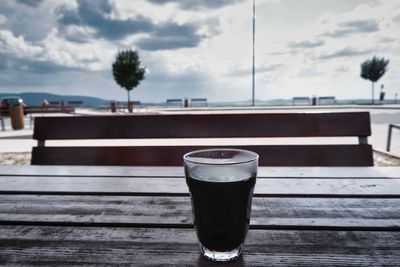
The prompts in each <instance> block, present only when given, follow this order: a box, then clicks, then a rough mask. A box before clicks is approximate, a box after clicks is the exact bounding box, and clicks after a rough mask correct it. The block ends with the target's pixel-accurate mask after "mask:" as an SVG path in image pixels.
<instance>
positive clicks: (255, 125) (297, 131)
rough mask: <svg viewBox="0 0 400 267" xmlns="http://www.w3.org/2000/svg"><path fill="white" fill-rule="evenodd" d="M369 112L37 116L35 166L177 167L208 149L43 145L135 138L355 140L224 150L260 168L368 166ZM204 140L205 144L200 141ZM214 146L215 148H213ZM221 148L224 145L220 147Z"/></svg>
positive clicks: (370, 148)
mask: <svg viewBox="0 0 400 267" xmlns="http://www.w3.org/2000/svg"><path fill="white" fill-rule="evenodd" d="M370 135H371V128H370V117H369V113H368V112H350V113H283V114H278V113H272V114H251V113H250V114H172V115H135V116H82V117H80V116H77V117H38V118H36V119H35V128H34V134H33V138H34V139H36V140H37V141H38V146H37V147H34V148H33V150H32V162H31V163H32V164H34V165H55V164H56V165H125V166H133V165H136V166H143V165H163V166H179V165H182V156H183V155H184V154H185V153H186V152H188V151H192V150H195V149H203V148H207V147H209V146H204V145H201V146H199V145H193V146H187V145H183V146H95V147H92V146H85V145H84V141H82V142H83V143H82V144H83V145H82V146H78V147H72V146H71V147H69V146H68V147H67V146H63V147H53V146H45V142H46V141H47V140H69V139H70V140H77V139H82V140H84V139H127V138H129V139H135V138H146V139H152V138H165V139H169V138H178V139H185V138H253V137H349V136H351V137H358V142H356V143H355V144H338V145H332V144H323V145H321V144H318V145H304V144H303V145H285V144H278V145H249V146H241V145H229V146H228V147H237V148H242V149H249V150H253V151H255V152H257V153H258V154H259V155H260V165H261V166H372V165H373V159H372V147H371V145H368V142H367V137H368V136H370ZM203 140H204V139H203ZM231 140H232V139H231ZM213 146H214V147H215V145H213ZM219 147H224V146H219Z"/></svg>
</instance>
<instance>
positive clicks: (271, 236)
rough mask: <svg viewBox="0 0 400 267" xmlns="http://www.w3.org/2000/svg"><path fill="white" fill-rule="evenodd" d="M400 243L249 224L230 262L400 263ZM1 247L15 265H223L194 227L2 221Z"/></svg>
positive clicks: (0, 258) (1, 257)
mask: <svg viewBox="0 0 400 267" xmlns="http://www.w3.org/2000/svg"><path fill="white" fill-rule="evenodd" d="M177 240H179V242H177ZM399 246H400V233H399V232H350V231H274V230H250V231H249V233H248V237H247V240H246V245H245V247H244V251H243V255H242V256H241V258H240V259H239V260H237V261H235V262H233V263H231V264H230V266H398V265H400V255H399V254H398V247H399ZM0 248H1V249H0V264H4V265H6V264H8V265H15V266H20V265H96V266H101V265H104V266H105V265H108V266H121V265H132V266H138V265H140V266H146V265H147V266H150V265H151V266H221V265H220V264H219V265H216V264H215V263H212V262H209V261H207V260H205V259H204V258H202V257H201V256H200V253H199V249H198V244H197V241H196V237H195V233H194V231H193V230H192V229H143V228H102V227H46V226H2V228H1V231H0Z"/></svg>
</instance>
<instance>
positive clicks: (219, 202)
mask: <svg viewBox="0 0 400 267" xmlns="http://www.w3.org/2000/svg"><path fill="white" fill-rule="evenodd" d="M186 183H187V185H188V186H189V190H190V195H191V198H192V205H193V207H192V208H193V216H194V224H195V227H196V232H197V236H198V239H199V240H200V243H201V244H202V245H203V246H205V247H206V248H207V249H209V250H214V251H220V252H223V251H231V250H234V249H236V248H238V247H239V246H240V244H242V243H243V242H244V240H245V238H246V235H247V230H248V228H249V223H250V211H251V200H252V196H253V191H254V186H255V183H256V177H255V176H254V177H250V178H249V179H247V180H243V181H237V182H208V181H200V180H196V179H194V178H190V177H186Z"/></svg>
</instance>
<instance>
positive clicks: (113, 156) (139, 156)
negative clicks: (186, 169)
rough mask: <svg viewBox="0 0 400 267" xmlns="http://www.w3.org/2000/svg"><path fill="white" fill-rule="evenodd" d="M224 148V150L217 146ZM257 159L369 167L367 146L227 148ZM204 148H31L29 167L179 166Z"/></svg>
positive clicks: (270, 163)
mask: <svg viewBox="0 0 400 267" xmlns="http://www.w3.org/2000/svg"><path fill="white" fill-rule="evenodd" d="M221 147H224V146H221ZM229 147H235V148H240V149H247V150H251V151H254V152H256V153H257V154H258V155H259V156H260V161H259V165H260V166H373V158H372V147H371V146H370V145H274V146H266V145H265V146H229ZM205 148H209V147H207V146H173V147H171V146H150V147H147V146H146V147H141V146H140V147H133V146H131V147H121V146H118V147H92V146H90V147H33V150H32V161H31V163H32V164H33V165H121V166H156V165H160V166H182V165H183V155H184V154H186V153H188V152H190V151H193V150H198V149H205Z"/></svg>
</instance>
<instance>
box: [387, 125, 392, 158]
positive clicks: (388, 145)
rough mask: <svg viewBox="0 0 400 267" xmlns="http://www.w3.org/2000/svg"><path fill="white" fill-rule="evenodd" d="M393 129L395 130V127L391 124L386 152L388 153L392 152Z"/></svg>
mask: <svg viewBox="0 0 400 267" xmlns="http://www.w3.org/2000/svg"><path fill="white" fill-rule="evenodd" d="M392 128H393V125H392V124H389V129H388V136H387V143H386V151H387V152H390V143H391V141H392Z"/></svg>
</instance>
